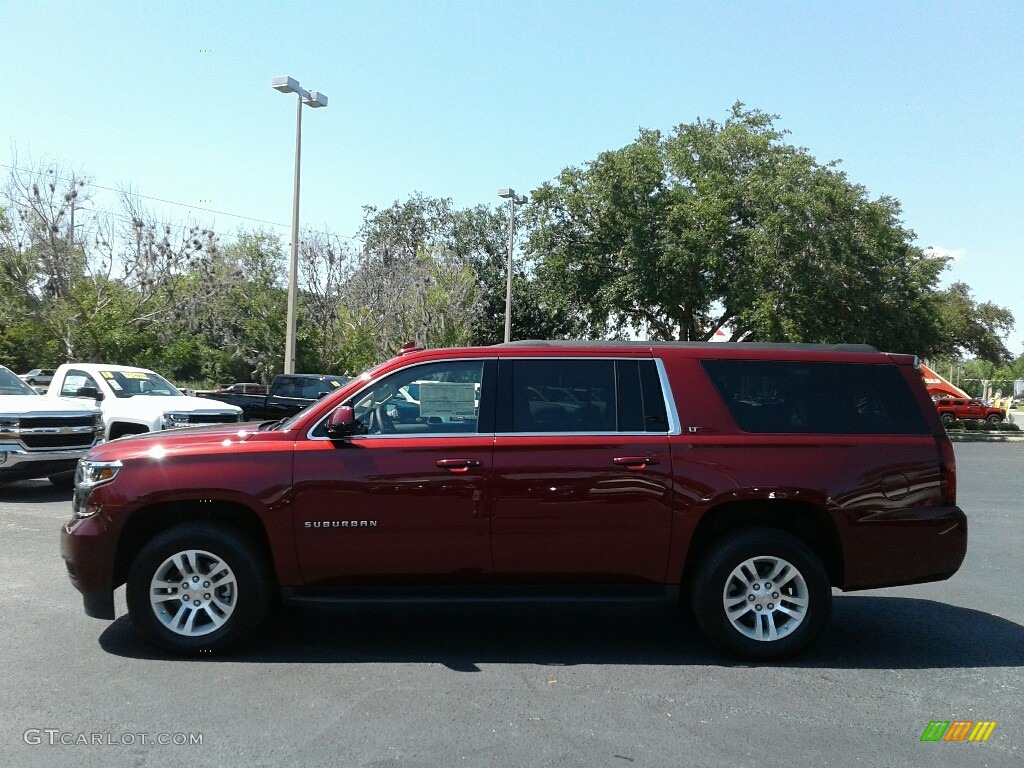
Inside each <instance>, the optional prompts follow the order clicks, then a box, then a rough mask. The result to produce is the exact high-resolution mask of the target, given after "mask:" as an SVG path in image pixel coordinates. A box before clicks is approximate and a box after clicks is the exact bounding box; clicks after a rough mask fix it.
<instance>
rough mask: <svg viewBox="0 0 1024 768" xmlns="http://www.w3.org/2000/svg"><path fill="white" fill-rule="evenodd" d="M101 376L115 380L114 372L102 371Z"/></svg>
mask: <svg viewBox="0 0 1024 768" xmlns="http://www.w3.org/2000/svg"><path fill="white" fill-rule="evenodd" d="M100 375H101V376H102V377H103V378H104V379H112V378H114V373H113V372H112V371H100Z"/></svg>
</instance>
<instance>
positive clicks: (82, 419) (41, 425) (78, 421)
mask: <svg viewBox="0 0 1024 768" xmlns="http://www.w3.org/2000/svg"><path fill="white" fill-rule="evenodd" d="M18 422H19V424H20V425H21V429H22V430H26V429H46V428H51V429H52V428H54V427H58V428H60V427H91V426H92V425H93V417H92V416H89V415H88V414H86V415H84V416H66V417H65V416H22V417H21V418H20V419H19V420H18Z"/></svg>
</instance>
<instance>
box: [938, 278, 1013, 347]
mask: <svg viewBox="0 0 1024 768" xmlns="http://www.w3.org/2000/svg"><path fill="white" fill-rule="evenodd" d="M936 299H937V301H936V307H937V312H938V316H939V318H940V320H941V327H942V331H943V334H942V338H943V341H942V344H941V345H940V346H939V348H938V352H939V354H944V355H947V356H950V357H954V356H961V355H964V354H970V355H974V356H975V357H978V358H981V359H982V360H987V361H988V362H990V363H993V364H996V365H998V364H999V363H1005V362H1008V361H1009V360H1010V359H1011V358H1012V355H1011V353H1010V350H1009V349H1007V348H1006V343H1005V341H1004V339H1005V337H1006V335H1007V334H1008V333H1010V331H1012V330H1013V325H1014V319H1013V313H1012V312H1010V310H1008V309H1006V308H1005V307H1000V306H997V305H996V304H993V303H991V302H981V303H979V302H976V301H975V300H974V297H973V295H972V294H971V289H970V286H968V285H967V284H966V283H962V282H956V283H953V284H952V285H951V286H950V287H949V288H947V289H946V290H944V291H941V292H940V293H939V294H938V295H937V297H936Z"/></svg>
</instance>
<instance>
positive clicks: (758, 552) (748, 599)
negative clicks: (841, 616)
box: [691, 528, 832, 661]
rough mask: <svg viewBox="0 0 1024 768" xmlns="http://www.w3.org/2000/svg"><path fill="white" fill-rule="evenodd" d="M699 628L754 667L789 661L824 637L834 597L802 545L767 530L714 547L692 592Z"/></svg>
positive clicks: (815, 561)
mask: <svg viewBox="0 0 1024 768" xmlns="http://www.w3.org/2000/svg"><path fill="white" fill-rule="evenodd" d="M691 603H692V607H693V613H694V617H695V618H696V620H697V623H698V625H699V626H700V628H701V629H702V630H703V632H704V634H705V635H707V636H708V637H709V638H710V639H711V640H712V641H713V642H714V643H716V644H718V645H720V646H722V647H723V648H725V649H727V650H729V651H732V652H733V653H735V654H737V655H739V656H744V657H747V658H751V659H757V660H764V661H771V660H778V659H785V658H788V657H790V656H793V655H794V654H796V653H798V652H799V651H800V650H802V649H803V648H804V647H806V646H807V645H808V644H809V643H810V642H811V641H813V640H814V638H815V637H816V636H817V635H818V633H819V632H821V630H822V628H823V627H824V626H825V622H826V621H827V619H828V614H829V611H830V609H831V606H832V589H831V586H830V584H829V579H828V574H827V573H826V572H825V568H824V566H823V565H822V563H821V560H820V559H819V558H818V557H817V555H815V554H814V552H813V551H811V549H810V548H809V547H808V546H807V545H806V544H804V543H803V542H802V541H801V540H800V539H798V538H796V537H795V536H791V535H789V534H787V533H784V532H782V531H777V530H773V529H770V528H756V529H750V530H747V531H743V532H740V533H737V534H734V535H732V536H728V537H726V538H723V539H720V540H719V541H717V542H716V543H715V544H714V545H712V547H711V548H710V550H709V551H708V553H707V555H706V556H705V557H704V559H703V560H702V561H701V563H700V566H699V567H698V570H697V573H696V577H695V578H694V580H693V582H692V586H691Z"/></svg>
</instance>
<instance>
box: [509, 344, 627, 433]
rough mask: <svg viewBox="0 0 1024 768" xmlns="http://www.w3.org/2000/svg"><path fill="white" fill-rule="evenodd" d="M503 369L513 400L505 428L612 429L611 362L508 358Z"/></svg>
mask: <svg viewBox="0 0 1024 768" xmlns="http://www.w3.org/2000/svg"><path fill="white" fill-rule="evenodd" d="M506 370H509V371H510V374H511V375H510V380H511V403H512V408H511V424H509V425H508V427H509V429H508V430H507V431H511V432H614V431H615V430H616V415H615V363H614V361H612V360H512V361H510V364H509V366H508V368H507V369H506ZM502 402H507V401H502ZM506 415H507V414H506Z"/></svg>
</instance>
